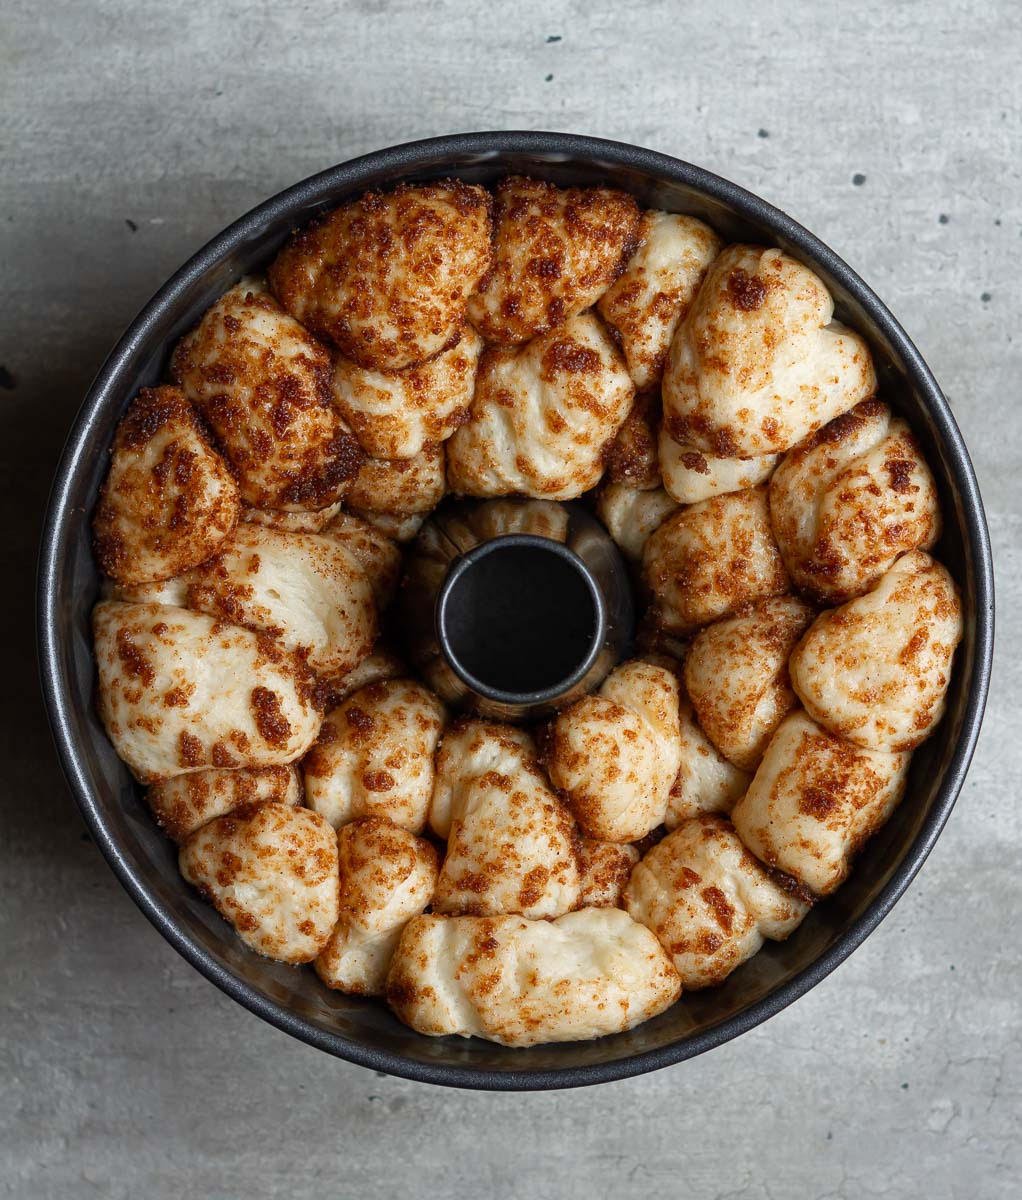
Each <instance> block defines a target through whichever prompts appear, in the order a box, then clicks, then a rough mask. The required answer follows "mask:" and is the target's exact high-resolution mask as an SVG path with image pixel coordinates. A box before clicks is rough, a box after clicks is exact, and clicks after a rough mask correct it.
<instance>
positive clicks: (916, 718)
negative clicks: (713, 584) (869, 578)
mask: <svg viewBox="0 0 1022 1200" xmlns="http://www.w3.org/2000/svg"><path fill="white" fill-rule="evenodd" d="M961 638H962V606H961V601H960V600H959V598H958V589H957V588H956V587H955V585H954V582H953V580H952V579H951V576H950V575H949V574H948V573H947V571H946V570H945V569H944V567H942V566H941V564H940V563H938V562H934V560H933V559H932V558H930V556H929V555H928V554H924V553H923V552H922V551H921V550H914V551H912V552H911V553H910V554H906V555H904V557H902V558H899V559H898V561H897V562H896V563H895V564H894V566H893V567H891V569H890V570H889V571H888V572H887V574H886V575H884V576H883V578H882V579H881V580H880V582H879V583H878V584H877V585H876V587H875V588H873V590H872V591H870V592H867V593H866V595H865V596H860V597H859V598H858V599H857V600H850V601H849V602H848V603H847V604H844V605H842V606H841V608H836V609H833V610H831V611H829V612H825V613H823V614H821V615H820V616H819V617H818V618H817V620H816V622H815V624H814V625H813V627H812V628H811V629H810V630H809V632H808V633H807V634H806V636H805V638H804V639H803V640H802V643H801V644H800V645H799V647H798V649H797V650H796V651H795V653H794V654H793V655H792V659H791V681H792V684H793V685H794V688H795V691H796V692H798V695H799V699H800V700H801V701H802V703H803V704H804V705H805V706H806V711H807V712H808V713H809V715H810V716H811V717H813V719H814V720H816V721H818V722H819V723H820V724H821V725H823V726H825V727H826V728H827V729H829V730H830V731H831V732H832V733H836V734H840V736H841V737H844V738H847V739H848V740H849V741H851V742H855V743H856V744H858V745H860V746H866V747H867V748H868V749H870V750H912V749H914V748H915V747H916V746H918V745H919V744H920V742H922V741H925V739H926V738H928V737H929V736H930V734H931V733H932V732H933V729H934V726H935V725H936V724H937V722H938V721H939V720H940V719H941V717H942V716H943V715H944V695H945V693H946V692H947V687H948V684H949V683H950V681H951V660H952V658H953V657H954V653H955V647H956V646H957V645H958V643H959V642H960V641H961Z"/></svg>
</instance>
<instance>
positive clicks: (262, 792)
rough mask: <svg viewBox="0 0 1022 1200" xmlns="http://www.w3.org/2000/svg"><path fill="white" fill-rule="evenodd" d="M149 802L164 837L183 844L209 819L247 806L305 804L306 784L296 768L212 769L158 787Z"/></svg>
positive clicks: (149, 793)
mask: <svg viewBox="0 0 1022 1200" xmlns="http://www.w3.org/2000/svg"><path fill="white" fill-rule="evenodd" d="M145 798H146V803H147V804H148V805H149V807H150V809H151V810H152V814H153V816H154V817H155V818H156V821H157V823H158V824H159V826H160V828H161V829H162V830H163V831H164V833H166V834H167V836H168V837H170V838H173V839H174V841H175V842H183V841H184V840H185V838H186V837H188V836H190V835H191V834H193V833H194V832H195V831H196V829H201V828H202V826H203V825H205V824H206V822H207V821H212V820H213V818H214V817H222V816H223V815H224V814H225V813H229V812H232V811H233V810H234V809H236V808H241V807H242V805H246V804H263V803H266V802H267V801H269V800H276V801H277V802H278V803H280V804H290V805H295V804H300V803H301V802H302V781H301V778H300V776H299V774H298V772H297V770H295V768H294V767H293V766H279V767H240V768H236V769H234V770H229V769H226V768H221V767H210V768H209V769H208V770H206V771H192V772H191V773H190V774H188V775H175V776H174V778H173V779H164V780H162V781H161V782H159V783H154V784H152V785H151V786H150V787H148V788H147V789H146V794H145Z"/></svg>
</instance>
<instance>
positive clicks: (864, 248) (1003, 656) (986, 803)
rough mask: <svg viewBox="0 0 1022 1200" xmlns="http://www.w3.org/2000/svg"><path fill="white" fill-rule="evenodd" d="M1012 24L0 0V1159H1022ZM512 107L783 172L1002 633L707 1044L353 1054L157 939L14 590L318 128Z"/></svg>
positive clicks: (4, 1173) (1019, 32) (804, 1165)
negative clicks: (598, 1069) (947, 730)
mask: <svg viewBox="0 0 1022 1200" xmlns="http://www.w3.org/2000/svg"><path fill="white" fill-rule="evenodd" d="M1020 56H1022V9H1020V7H1019V5H1018V4H1017V3H1015V0H997V2H994V0H987V2H982V0H977V2H975V3H964V2H955V0H941V2H939V3H936V2H925V0H912V2H901V3H891V2H890V0H870V2H868V3H861V2H859V3H854V4H847V5H844V6H841V7H838V6H836V5H829V4H820V3H818V2H817V3H787V4H785V3H778V2H775V0H731V2H730V3H717V4H714V5H706V6H702V5H696V4H689V3H669V2H668V0H645V2H643V3H636V4H632V5H628V4H625V3H622V2H621V0H585V2H582V0H579V2H577V3H570V4H561V3H556V2H554V0H519V2H518V3H515V4H500V5H496V4H484V3H475V4H463V5H459V4H453V3H452V4H445V3H439V2H437V0H393V2H391V3H388V2H387V0H360V2H357V3H352V2H348V3H345V2H343V0H342V2H338V0H314V2H312V3H282V2H281V0H218V2H215V3H199V4H195V3H188V2H187V0H163V3H159V4H157V3H147V4H143V3H129V2H126V0H122V2H119V3H118V2H112V0H89V2H83V0H47V2H46V3H45V4H40V3H38V2H37V0H7V3H6V4H5V5H4V7H3V11H2V15H0V164H2V166H0V245H2V254H0V262H2V263H3V268H2V273H0V288H2V297H3V298H2V301H0V314H2V316H0V362H2V363H3V365H4V368H5V371H4V373H3V374H2V375H0V404H2V411H3V413H4V417H5V422H4V431H3V437H2V439H0V454H2V456H3V460H2V470H0V489H2V495H3V505H4V512H3V516H2V524H0V529H2V531H3V532H2V535H0V538H2V540H0V545H2V546H3V548H4V551H5V559H6V562H5V567H6V573H7V576H8V584H7V594H8V596H9V597H10V609H9V616H8V618H7V620H6V621H5V622H4V628H5V634H6V640H7V647H6V654H5V658H4V661H5V662H6V663H7V664H8V677H7V678H8V683H7V685H6V686H5V697H4V702H3V703H4V710H3V713H4V722H3V733H4V770H3V773H2V776H0V778H2V780H3V785H2V789H0V795H2V804H3V810H2V824H0V886H2V902H0V951H2V952H0V1005H2V1007H0V1194H3V1195H5V1196H10V1197H16V1198H18V1200H21V1198H28V1197H31V1198H35V1197H76V1198H77V1197H86V1196H92V1195H95V1196H102V1197H109V1198H112V1200H119V1198H122V1197H123V1198H126V1197H131V1198H132V1200H135V1198H137V1197H140V1196H147V1197H163V1196H167V1197H169V1196H177V1195H180V1194H187V1195H191V1196H196V1197H203V1198H207V1197H209V1198H219V1197H245V1198H246V1200H261V1198H263V1197H271V1196H278V1195H285V1194H286V1195H291V1196H306V1195H313V1194H317V1195H318V1194H330V1195H336V1196H343V1197H349V1196H351V1197H355V1196H357V1197H360V1198H365V1200H373V1198H376V1197H391V1196H395V1195H402V1196H416V1197H418V1196H427V1195H438V1196H440V1195H444V1196H450V1197H455V1198H458V1200H460V1198H462V1197H464V1198H465V1200H477V1198H478V1197H482V1196H487V1197H492V1198H493V1200H507V1198H510V1197H530V1198H532V1197H535V1198H547V1197H549V1198H557V1200H574V1198H576V1197H591V1196H602V1195H611V1194H613V1195H614V1196H615V1197H616V1198H618V1200H624V1198H625V1197H632V1196H645V1195H649V1194H651V1193H659V1194H662V1195H679V1196H680V1195H685V1196H692V1197H718V1198H719V1200H724V1198H725V1197H729V1198H732V1200H737V1198H739V1197H740V1198H742V1200H770V1198H771V1197H773V1198H778V1200H780V1198H782V1197H783V1198H787V1197H803V1196H804V1197H817V1198H819V1200H823V1198H825V1197H828V1198H830V1197H833V1198H837V1197H842V1198H846V1200H852V1198H861V1197H874V1196H887V1197H892V1198H893V1197H906V1198H909V1197H912V1198H915V1197H921V1196H926V1197H927V1200H945V1198H947V1197H967V1198H969V1200H981V1198H982V1200H986V1198H993V1197H1003V1198H1007V1197H1009V1196H1017V1195H1018V1194H1019V1191H1018V1189H1019V1186H1020V1185H1019V1178H1020V1174H1022V1151H1020V1141H1019V1135H1020V1129H1019V1124H1020V1120H1019V1119H1020V1093H1019V1087H1020V1076H1022V1061H1020V1059H1022V1056H1020V1053H1019V1035H1020V1022H1022V1010H1020V995H1022V969H1020V966H1022V964H1020V958H1022V954H1020V942H1019V932H1018V929H1019V922H1018V917H1019V913H1020V907H1022V888H1020V882H1019V881H1020V877H1022V874H1020V871H1019V857H1020V853H1022V816H1020V813H1022V806H1020V804H1019V793H1018V779H1019V776H1020V774H1022V736H1020V734H1019V723H1018V709H1019V703H1020V700H1022V669H1020V665H1019V654H1018V647H1019V633H1020V615H1019V613H1020V602H1022V564H1020V561H1019V556H1020V550H1022V514H1020V503H1019V500H1020V489H1022V484H1020V480H1022V415H1020V409H1019V394H1018V386H1019V384H1018V381H1019V369H1018V366H1019V364H1018V344H1017V332H1016V331H1017V326H1016V320H1017V317H1018V311H1019V300H1020V294H1019V284H1018V280H1019V275H1020V270H1019V268H1020V250H1022V240H1020V234H1022V202H1020V197H1022V177H1020V175H1022V171H1020V148H1022V117H1020V113H1022V72H1020V69H1019V61H1020ZM516 127H517V128H537V129H538V128H545V129H563V130H572V131H576V132H583V133H595V134H602V135H606V136H609V137H616V138H620V139H622V140H626V141H633V142H638V143H642V144H645V145H648V146H652V147H655V148H656V149H659V150H664V151H667V152H669V153H672V154H676V155H678V156H679V157H683V158H687V159H690V160H692V161H694V162H697V163H701V164H703V165H705V166H707V167H709V168H710V169H712V170H715V171H718V172H720V173H721V174H723V175H726V176H729V177H731V178H733V179H735V180H737V181H738V182H740V183H742V184H745V185H746V186H748V187H750V188H751V189H753V190H754V191H756V192H758V193H760V194H761V195H763V196H765V197H767V198H768V199H770V200H772V201H774V202H775V203H777V204H779V205H780V206H781V207H782V208H784V209H787V210H788V211H789V212H791V213H792V214H793V215H794V216H796V217H797V218H799V219H800V220H801V221H803V222H804V223H805V224H806V225H808V226H809V228H811V229H813V230H815V231H817V232H819V233H820V234H821V235H822V236H823V237H824V238H825V239H826V240H827V241H829V242H830V244H831V245H832V246H834V248H835V249H836V250H837V251H838V252H839V253H840V254H842V255H843V256H844V257H845V258H846V259H847V260H848V261H849V262H851V263H852V264H853V265H854V266H855V267H856V268H858V270H859V271H860V272H861V273H862V274H863V275H864V276H865V278H866V279H867V280H869V281H870V282H871V283H872V284H873V285H874V286H875V288H876V289H877V290H878V291H879V293H880V294H881V295H882V296H883V297H884V298H885V299H886V300H887V301H888V303H889V304H890V305H891V306H892V308H893V309H894V311H895V312H896V313H897V314H898V315H899V317H900V318H901V319H902V321H903V322H904V324H905V325H906V326H907V328H908V330H909V332H910V333H911V334H912V335H913V336H914V337H915V339H916V340H917V342H918V344H919V346H920V348H921V349H922V351H923V353H924V355H925V356H926V357H927V359H928V360H929V362H930V364H931V365H932V367H933V368H934V370H935V372H936V374H937V377H938V378H939V379H940V380H941V381H942V383H943V385H944V387H945V389H946V391H947V393H948V395H949V396H950V398H951V401H952V404H953V405H954V408H955V411H956V413H957V416H958V419H959V421H960V423H961V425H962V428H963V430H964V433H965V436H966V440H967V441H968V444H969V446H970V447H971V450H972V453H973V456H974V458H975V461H976V465H977V468H978V471H979V475H980V480H981V483H982V486H983V492H984V496H985V500H986V503H987V509H988V513H989V518H990V525H991V532H992V534H993V539H994V546H995V559H996V564H997V568H998V574H999V597H998V599H999V620H1000V627H999V646H1000V654H999V661H998V665H997V671H996V676H995V679H994V686H993V691H992V693H991V702H990V707H989V709H988V715H987V720H986V725H985V730H984V734H983V738H982V741H981V744H980V749H979V753H978V756H977V759H976V761H975V763H974V766H973V768H972V772H971V774H970V777H969V781H968V783H967V785H966V787H965V790H964V793H963V795H962V797H961V799H960V801H959V804H958V808H957V810H956V812H955V814H954V817H953V818H952V820H951V822H950V824H949V825H948V827H947V830H946V832H945V834H944V836H943V837H942V838H941V841H940V843H939V845H938V847H937V849H936V851H935V852H934V854H933V855H932V857H931V858H930V859H929V861H928V863H927V865H926V867H925V868H924V870H923V872H922V874H921V875H920V876H919V878H918V880H917V881H916V883H915V884H914V885H913V887H912V888H911V890H910V891H909V893H908V895H907V896H906V897H905V898H904V899H903V900H902V901H901V903H900V904H899V905H898V907H897V908H896V910H895V911H894V913H893V914H892V916H891V917H890V918H889V919H888V920H887V922H886V923H885V924H884V925H883V926H882V927H881V929H880V930H879V931H878V932H877V933H876V934H875V936H873V937H872V938H870V939H869V940H868V941H867V942H866V944H865V945H864V946H863V947H862V948H861V949H860V950H859V951H858V952H857V953H856V954H855V955H854V956H853V957H852V959H850V960H849V962H848V963H847V964H846V965H845V966H843V967H842V968H841V969H840V970H838V971H837V972H836V973H835V974H834V975H832V976H831V977H830V978H829V979H827V980H826V981H825V982H824V983H823V984H822V985H821V986H820V987H818V988H817V989H816V990H815V991H813V992H811V993H810V994H809V995H808V996H807V997H805V998H804V999H803V1000H801V1001H800V1002H799V1003H798V1004H796V1005H794V1006H793V1007H792V1008H790V1009H788V1010H787V1011H786V1012H784V1013H783V1014H781V1015H780V1016H779V1017H776V1018H775V1019H774V1020H772V1021H770V1022H769V1023H768V1024H766V1025H764V1026H762V1027H760V1028H759V1029H757V1030H756V1031H754V1032H753V1033H750V1034H748V1035H747V1036H746V1037H744V1038H742V1039H740V1040H739V1041H737V1042H735V1043H732V1044H730V1045H729V1046H727V1047H724V1048H723V1049H720V1050H717V1051H716V1052H714V1053H712V1054H709V1055H706V1056H704V1057H703V1058H701V1059H698V1060H696V1061H694V1062H690V1063H688V1064H684V1065H682V1066H679V1067H676V1068H674V1069H671V1070H667V1071H663V1072H660V1073H659V1074H655V1075H652V1076H647V1077H646V1078H642V1079H637V1080H633V1081H630V1082H624V1083H619V1084H613V1085H608V1086H605V1087H602V1088H598V1089H595V1090H585V1091H581V1092H574V1093H568V1092H564V1093H560V1094H547V1095H533V1096H529V1095H520V1096H494V1095H481V1094H480V1095H475V1094H469V1093H454V1092H445V1091H441V1090H437V1089H431V1088H428V1087H425V1086H422V1085H417V1084H413V1083H405V1082H402V1081H399V1080H396V1079H388V1078H378V1077H376V1076H374V1074H373V1073H372V1072H369V1071H364V1070H360V1069H358V1068H356V1067H353V1066H348V1065H346V1064H344V1063H340V1062H335V1061H332V1060H331V1059H329V1058H327V1057H325V1056H324V1055H322V1054H319V1053H318V1052H316V1051H313V1050H311V1049H307V1048H305V1047H303V1046H301V1045H299V1044H298V1043H296V1042H293V1041H291V1040H289V1039H288V1038H287V1037H285V1036H284V1035H283V1034H281V1033H278V1032H276V1031H275V1030H273V1029H271V1028H270V1027H269V1026H267V1025H264V1024H262V1023H261V1022H260V1021H258V1020H257V1019H256V1018H255V1017H252V1016H250V1015H248V1014H247V1013H245V1012H244V1011H243V1010H241V1009H240V1008H238V1007H237V1006H235V1005H234V1004H233V1003H232V1002H230V1001H228V1000H227V999H226V998H225V997H224V996H222V995H221V994H220V993H219V992H217V991H216V990H215V989H214V988H213V987H212V986H211V985H210V984H208V983H206V982H205V981H204V980H203V979H202V978H201V977H200V976H199V975H198V974H197V973H196V972H194V971H193V970H192V969H191V968H190V967H188V966H186V965H185V963H184V962H183V961H182V960H181V959H179V958H178V957H177V956H176V955H175V954H174V952H173V951H172V950H171V949H170V948H169V947H168V946H167V945H166V944H165V943H164V942H163V941H162V940H161V939H160V937H159V936H158V934H156V933H155V931H154V930H153V929H151V928H150V927H149V925H148V924H147V923H146V921H145V920H144V919H143V918H142V916H141V915H140V914H139V913H138V912H137V911H136V909H135V908H134V907H133V905H132V904H131V902H130V901H129V899H128V898H127V896H126V895H125V894H124V893H123V892H122V891H121V889H120V887H119V886H118V885H117V883H116V882H115V880H114V878H113V876H112V875H111V873H110V871H109V870H108V869H107V867H106V866H105V864H104V863H103V862H102V860H101V858H100V856H99V854H98V853H97V851H96V849H95V848H94V846H92V845H91V844H90V843H89V842H88V839H87V838H86V837H85V835H84V833H83V830H82V826H81V823H80V821H79V819H78V817H77V815H76V813H75V810H74V808H73V806H72V803H71V801H70V799H69V797H68V795H67V793H66V790H65V788H64V785H63V782H62V780H61V778H60V775H59V773H58V770H57V768H56V766H55V764H54V761H53V757H52V753H51V749H50V743H49V737H48V733H47V731H46V727H45V722H44V719H43V716H42V714H41V711H40V707H39V703H38V700H37V686H36V682H35V662H34V654H33V649H32V644H31V641H32V639H31V633H30V630H31V628H32V621H33V616H32V602H31V595H30V592H31V583H32V579H31V576H32V572H33V569H34V556H35V545H36V539H37V533H38V520H39V514H40V511H41V508H42V505H43V502H44V499H45V495H46V491H47V487H48V483H49V478H50V473H51V470H52V466H53V463H54V461H55V458H56V455H57V453H58V450H59V447H60V444H61V441H62V438H63V435H64V432H65V430H66V428H67V426H68V423H69V422H70V420H71V417H72V415H73V413H74V411H75V409H76V407H77V405H78V403H79V401H80V399H81V397H82V394H83V391H84V389H85V387H86V385H87V384H88V382H89V379H90V378H91V376H92V375H93V373H94V372H95V370H96V369H97V367H98V366H99V363H100V362H101V360H102V358H103V356H104V354H105V352H106V350H107V349H108V348H109V347H110V345H111V344H112V342H113V341H114V340H115V338H116V337H117V335H118V333H119V332H120V330H121V329H122V327H123V326H124V325H125V323H126V322H127V321H128V320H129V318H130V317H131V316H132V315H133V314H134V313H135V311H136V310H137V308H138V307H139V306H140V304H141V303H142V302H144V301H145V300H146V299H147V297H148V296H149V295H150V294H151V293H152V292H153V291H154V290H155V288H156V287H157V286H158V285H159V283H160V282H161V281H162V280H163V279H164V277H165V276H166V275H167V274H169V272H170V271H172V270H173V269H174V268H175V267H176V266H178V264H179V263H180V262H182V261H183V260H184V259H185V258H186V257H187V256H188V255H189V254H190V253H191V252H192V251H193V250H194V249H196V248H197V247H198V246H199V245H200V244H201V243H202V242H204V241H205V240H206V239H207V238H208V237H209V236H211V235H212V234H213V233H215V232H216V231H217V230H219V229H220V228H221V227H222V226H223V225H224V224H226V223H227V222H228V221H230V220H231V219H233V218H234V217H236V216H238V215H239V214H241V213H242V212H244V211H245V210H246V209H247V208H249V207H250V206H251V205H252V204H254V203H255V202H257V201H259V200H261V199H263V198H264V197H266V196H268V195H270V194H271V193H273V192H275V191H277V190H278V189H279V188H281V187H283V186H285V185H286V184H289V183H291V182H293V181H295V180H297V179H299V178H301V177H302V176H304V175H306V174H309V173H310V172H313V171H316V170H319V169H320V168H322V167H325V166H327V165H329V164H331V163H334V162H338V161H341V160H343V159H346V158H349V157H351V156H353V155H355V154H359V153H361V152H363V151H367V150H371V149H374V148H377V147H381V146H385V145H388V144H390V143H393V142H399V141H404V140H407V139H410V138H415V137H420V136H426V135H430V134H435V133H441V132H453V131H457V130H467V129H494V128H516Z"/></svg>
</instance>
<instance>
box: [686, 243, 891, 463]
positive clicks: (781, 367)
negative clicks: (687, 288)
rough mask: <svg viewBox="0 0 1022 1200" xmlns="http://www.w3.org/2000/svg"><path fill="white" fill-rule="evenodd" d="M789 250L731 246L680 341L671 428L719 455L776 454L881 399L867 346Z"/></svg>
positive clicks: (714, 268)
mask: <svg viewBox="0 0 1022 1200" xmlns="http://www.w3.org/2000/svg"><path fill="white" fill-rule="evenodd" d="M833 313H834V302H833V300H832V299H831V297H830V293H829V292H828V291H827V289H826V288H825V287H824V285H823V282H822V281H821V280H820V279H819V278H818V277H817V276H816V275H815V274H813V272H812V271H810V270H809V268H808V267H804V266H802V264H801V263H798V262H796V261H795V260H794V259H793V258H789V257H788V255H787V254H784V253H783V252H782V251H780V250H767V249H764V248H763V247H762V246H729V247H728V248H727V249H726V250H725V251H724V253H723V254H721V255H720V257H719V258H718V259H717V260H716V262H715V263H714V264H713V266H712V267H711V268H710V270H709V273H708V274H707V276H706V279H705V280H704V282H703V286H702V287H701V288H700V289H699V294H698V295H697V296H696V299H695V301H694V302H693V304H692V307H691V308H690V309H689V312H688V316H687V317H686V318H685V321H684V322H683V323H682V325H681V326H680V327H679V329H678V332H677V333H676V334H675V337H674V340H673V342H672V343H671V352H670V355H669V357H668V361H667V368H666V370H665V372H664V384H663V401H664V420H665V421H666V423H667V427H668V429H669V430H670V432H671V434H672V436H673V437H674V438H676V439H677V441H679V442H686V443H691V444H692V445H693V446H694V447H696V448H697V449H699V450H704V451H708V452H710V453H711V454H720V455H729V456H737V457H742V458H747V457H750V456H752V455H759V454H776V453H777V452H778V451H781V450H787V449H788V447H789V446H794V445H795V444H796V442H800V441H801V440H802V439H803V438H804V437H806V436H807V435H808V434H810V433H812V432H813V431H814V430H815V429H819V428H820V426H821V425H824V424H826V422H827V421H829V420H831V419H832V418H833V417H836V416H838V415H839V414H840V413H843V412H845V411H847V410H848V409H849V408H851V407H852V406H853V405H854V404H857V403H858V402H859V401H860V400H865V399H866V398H867V397H868V396H871V395H872V394H873V391H874V389H875V388H876V377H875V375H874V373H873V363H872V360H871V358H870V354H869V349H868V347H867V346H866V343H865V342H864V341H863V340H862V338H861V337H859V335H858V334H857V333H853V332H852V331H851V330H850V329H846V328H845V327H844V326H843V325H839V324H838V323H837V322H836V321H832V317H833Z"/></svg>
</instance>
